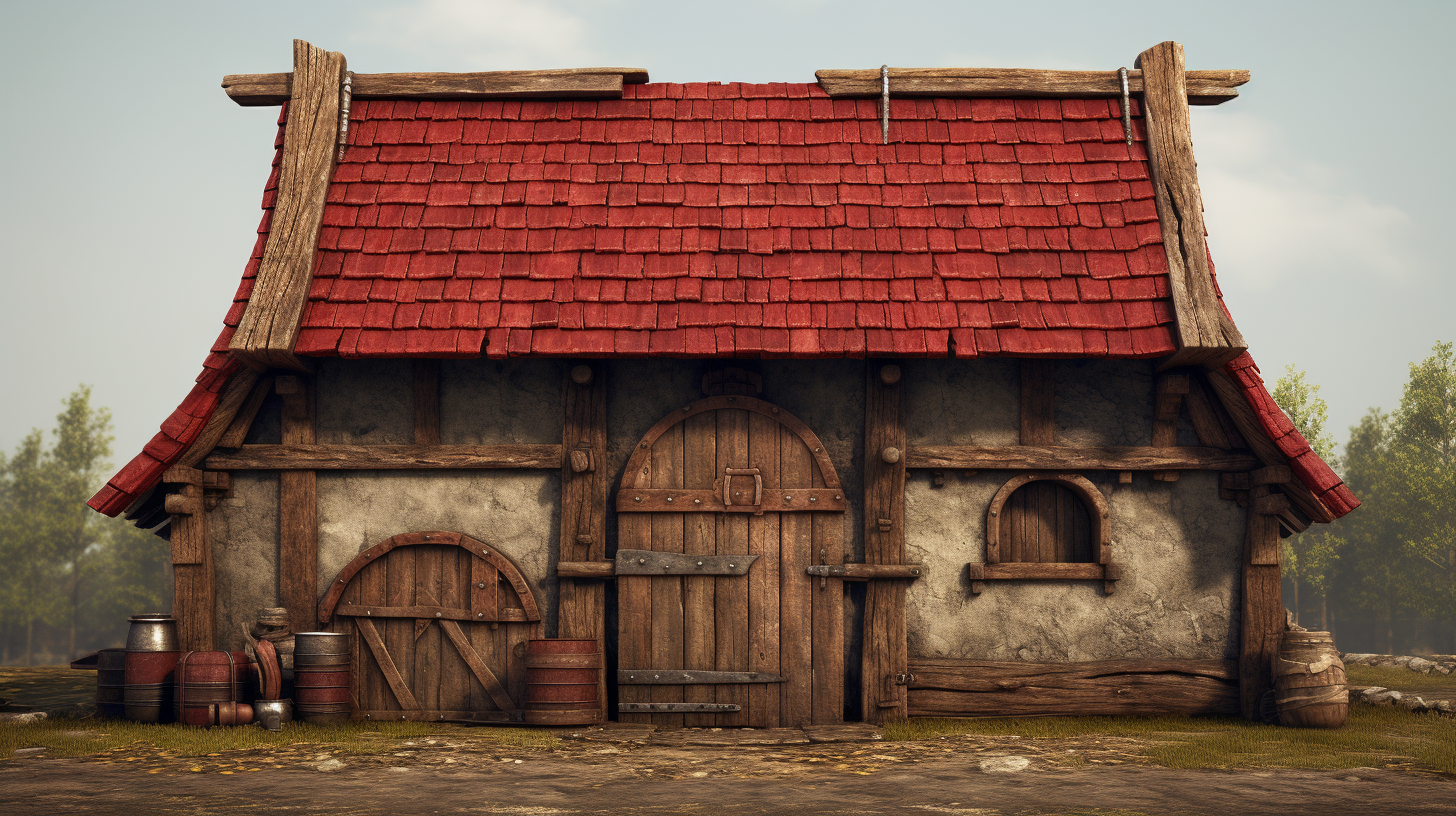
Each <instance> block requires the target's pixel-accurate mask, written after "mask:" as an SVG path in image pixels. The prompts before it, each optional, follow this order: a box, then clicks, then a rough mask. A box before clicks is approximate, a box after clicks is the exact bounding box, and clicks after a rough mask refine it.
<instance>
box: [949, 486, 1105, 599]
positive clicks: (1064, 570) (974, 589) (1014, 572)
mask: <svg viewBox="0 0 1456 816" xmlns="http://www.w3.org/2000/svg"><path fill="white" fill-rule="evenodd" d="M1032 482H1057V483H1058V484H1061V485H1062V486H1064V487H1066V488H1068V489H1070V490H1071V491H1072V493H1073V494H1075V495H1076V496H1077V497H1078V498H1079V499H1080V500H1081V501H1082V504H1083V506H1085V507H1086V508H1087V512H1088V513H1089V514H1091V515H1092V517H1093V523H1092V547H1093V552H1094V553H1095V554H1096V558H1097V560H1096V561H1092V562H1074V563H1024V562H1015V563H1012V562H1003V561H1002V560H1001V512H1002V509H1003V508H1004V507H1005V505H1006V502H1007V500H1008V499H1010V498H1011V494H1013V493H1015V492H1016V491H1017V490H1019V489H1021V488H1022V487H1024V486H1026V485H1028V484H1030V483H1032ZM1111 543H1112V519H1111V513H1110V510H1109V509H1108V505H1107V498H1106V497H1105V496H1103V495H1102V491H1101V490H1098V489H1097V486H1096V485H1094V484H1092V482H1090V481H1088V480H1087V478H1086V477H1085V476H1080V475H1077V474H1075V473H1051V472H1036V473H1022V474H1019V475H1017V476H1013V477H1011V478H1010V479H1009V480H1007V482H1006V484H1004V485H1002V486H1001V489H1000V490H998V491H996V495H995V496H994V497H993V498H992V499H991V506H990V507H988V508H987V509H986V560H985V562H983V563H970V564H967V565H966V570H967V573H968V575H969V578H970V584H971V593H972V594H976V595H979V594H980V593H981V591H982V590H983V589H984V588H985V582H986V581H1101V582H1102V588H1103V591H1104V592H1106V593H1108V594H1111V593H1112V590H1113V586H1114V585H1115V583H1116V582H1117V579H1118V578H1120V577H1121V570H1120V569H1119V568H1118V567H1117V566H1116V565H1115V564H1113V563H1112V554H1111V546H1110V545H1111Z"/></svg>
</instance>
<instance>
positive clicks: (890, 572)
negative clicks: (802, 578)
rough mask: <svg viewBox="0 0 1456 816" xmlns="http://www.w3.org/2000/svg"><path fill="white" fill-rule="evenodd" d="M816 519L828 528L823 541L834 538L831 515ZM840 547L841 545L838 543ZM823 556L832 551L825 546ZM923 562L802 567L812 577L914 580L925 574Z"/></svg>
mask: <svg viewBox="0 0 1456 816" xmlns="http://www.w3.org/2000/svg"><path fill="white" fill-rule="evenodd" d="M816 519H821V520H823V521H824V522H825V523H826V524H827V525H830V529H828V530H826V531H825V532H824V539H825V541H829V540H830V539H831V538H834V537H835V536H834V528H833V527H832V525H833V524H835V523H836V521H835V518H834V517H833V516H823V517H818V516H816ZM840 546H841V548H842V547H843V545H840ZM825 557H826V558H832V557H833V553H832V552H831V551H830V550H829V548H828V547H827V546H826V547H825ZM926 571H927V570H926V566H925V565H924V564H814V565H811V566H808V567H805V568H804V573H805V574H807V575H809V576H810V577H813V578H838V579H839V580H841V581H887V580H896V579H901V580H911V581H913V580H915V579H917V578H920V577H922V576H924V575H925V574H926Z"/></svg>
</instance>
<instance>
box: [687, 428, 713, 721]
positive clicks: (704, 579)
mask: <svg viewBox="0 0 1456 816" xmlns="http://www.w3.org/2000/svg"><path fill="white" fill-rule="evenodd" d="M717 449H718V445H717V412H715V411H709V412H705V413H701V414H698V415H696V416H692V417H689V418H688V419H687V420H685V421H684V422H683V478H682V483H683V487H684V488H687V489H693V488H706V489H711V488H712V487H713V479H714V477H715V476H716V475H717V474H716V472H715V469H714V465H715V464H716V462H717ZM713 518H714V514H712V513H687V514H684V516H683V552H685V553H687V554H689V555H715V553H714V546H715V545H714V538H715V537H716V533H715V530H714V527H715V524H714V521H713ZM713 583H714V578H713V576H711V575H687V576H684V577H683V668H685V669H704V670H711V669H712V668H713V660H714V654H713V639H714V621H713ZM683 700H684V701H685V702H690V703H694V702H696V703H712V702H716V699H715V697H714V689H713V686H711V685H705V686H687V687H685V688H684V690H683ZM717 724H718V722H717V717H716V716H715V715H712V714H685V715H684V716H683V725H685V726H688V727H690V728H698V727H711V726H714V725H717Z"/></svg>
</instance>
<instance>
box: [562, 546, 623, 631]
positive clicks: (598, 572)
mask: <svg viewBox="0 0 1456 816" xmlns="http://www.w3.org/2000/svg"><path fill="white" fill-rule="evenodd" d="M616 576H617V562H615V561H558V562H557V563H556V577H558V578H566V579H570V578H582V579H593V578H595V579H603V578H615V577H616ZM585 587H586V584H585V583H581V582H574V583H573V589H574V590H576V591H578V594H577V597H580V596H579V590H581V589H584V588H585ZM563 626H564V624H563ZM565 631H566V630H563V634H562V637H566V635H565V634H564V632H565ZM571 631H578V630H577V628H576V627H575V626H573V627H572V629H571ZM582 637H591V635H582Z"/></svg>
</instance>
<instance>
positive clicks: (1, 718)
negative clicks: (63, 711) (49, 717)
mask: <svg viewBox="0 0 1456 816" xmlns="http://www.w3.org/2000/svg"><path fill="white" fill-rule="evenodd" d="M45 718H46V713H45V712H44V711H0V723H8V724H10V725H22V724H24V723H33V722H40V721H41V720H44V719H45Z"/></svg>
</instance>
